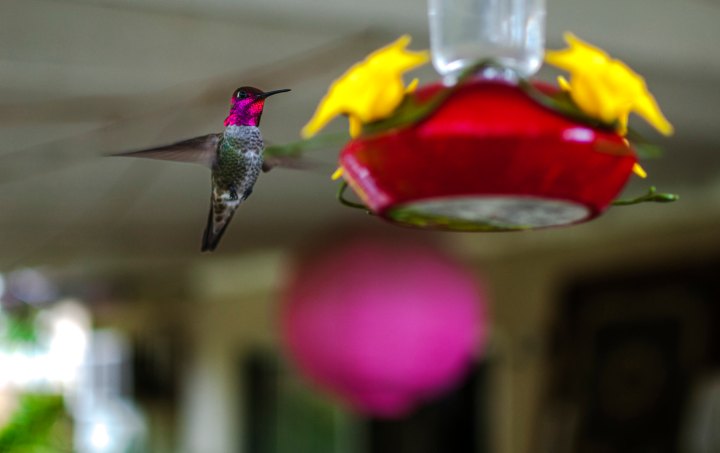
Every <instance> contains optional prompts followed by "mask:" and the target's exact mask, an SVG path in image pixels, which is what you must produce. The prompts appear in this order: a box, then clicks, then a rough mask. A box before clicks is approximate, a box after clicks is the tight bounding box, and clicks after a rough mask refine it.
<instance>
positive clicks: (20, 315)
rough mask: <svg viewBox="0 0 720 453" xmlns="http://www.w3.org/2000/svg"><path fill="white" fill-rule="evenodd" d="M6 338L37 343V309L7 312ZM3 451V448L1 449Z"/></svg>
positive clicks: (13, 340) (12, 340) (18, 341)
mask: <svg viewBox="0 0 720 453" xmlns="http://www.w3.org/2000/svg"><path fill="white" fill-rule="evenodd" d="M4 314H5V316H4V318H5V329H4V332H3V334H4V338H3V339H4V340H6V341H8V342H9V343H30V344H32V343H35V342H36V341H37V333H36V330H35V315H36V312H35V310H32V309H30V308H26V307H23V309H21V310H13V311H12V312H11V313H8V312H5V313H4ZM0 451H2V450H0Z"/></svg>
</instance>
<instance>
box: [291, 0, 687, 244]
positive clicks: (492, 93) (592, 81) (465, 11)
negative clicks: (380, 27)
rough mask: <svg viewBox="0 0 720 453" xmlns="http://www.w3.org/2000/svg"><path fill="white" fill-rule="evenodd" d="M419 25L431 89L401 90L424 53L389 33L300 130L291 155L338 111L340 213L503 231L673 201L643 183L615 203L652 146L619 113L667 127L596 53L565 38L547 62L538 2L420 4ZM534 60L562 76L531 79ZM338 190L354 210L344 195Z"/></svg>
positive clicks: (642, 92)
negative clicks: (344, 123) (552, 80)
mask: <svg viewBox="0 0 720 453" xmlns="http://www.w3.org/2000/svg"><path fill="white" fill-rule="evenodd" d="M429 17H430V32H431V33H430V34H431V45H432V52H431V55H432V62H433V65H434V67H435V69H436V70H437V71H438V72H439V73H440V74H441V75H442V77H443V78H442V81H441V82H437V83H434V84H430V85H428V86H424V87H421V88H419V89H417V90H415V85H416V82H413V83H411V84H410V85H409V86H407V87H406V86H405V85H404V84H403V81H402V74H403V73H404V72H406V71H409V70H411V69H413V68H415V67H417V66H420V65H422V64H424V63H425V62H426V61H427V60H429V59H430V58H429V56H428V53H427V52H413V51H408V50H406V49H405V47H406V46H407V45H408V44H409V42H410V38H409V37H408V36H404V37H401V38H400V39H398V40H397V41H396V42H394V43H392V44H390V45H388V46H386V47H384V48H382V49H380V50H377V51H375V52H373V53H372V54H370V55H369V56H368V57H367V58H366V59H365V60H364V61H362V62H360V63H358V64H356V65H355V66H353V67H352V68H350V70H348V72H346V74H345V75H343V76H342V77H341V78H339V79H337V80H336V81H335V82H334V83H333V84H332V85H331V87H330V89H329V90H328V93H327V95H326V96H325V97H324V98H323V100H322V101H321V102H320V105H319V106H318V109H317V110H316V112H315V114H314V116H313V118H312V119H311V120H310V122H309V123H308V124H307V125H306V126H305V128H304V129H303V135H304V136H305V137H306V139H308V140H306V141H305V142H299V143H300V145H301V146H299V147H297V146H295V147H290V149H296V148H302V146H303V143H309V142H311V141H312V140H313V139H311V138H310V137H312V136H313V135H314V134H315V133H316V132H317V131H318V130H319V129H321V128H322V127H324V125H325V124H327V123H328V122H329V121H330V120H331V119H332V118H334V117H335V116H337V115H340V114H344V115H347V116H348V118H349V121H350V135H351V140H349V141H347V139H344V140H343V142H344V143H345V144H344V148H343V149H342V151H341V152H340V158H339V163H340V168H339V169H338V171H337V172H336V176H342V177H343V178H344V181H343V183H342V184H343V185H342V186H341V190H340V192H339V197H340V200H341V201H342V202H343V203H344V204H348V205H354V206H355V207H362V208H364V209H367V210H368V211H369V212H371V213H373V214H375V215H377V216H379V217H382V218H384V219H385V220H387V221H390V222H392V223H396V224H401V225H405V226H413V227H419V228H428V229H440V230H456V231H516V230H531V229H537V228H546V227H555V226H562V225H570V224H575V223H580V222H584V221H587V220H590V219H593V218H595V217H597V216H598V215H600V214H602V213H603V212H604V211H605V210H606V209H607V208H608V207H609V206H611V205H613V204H634V203H638V202H642V201H658V202H667V201H674V200H675V199H677V196H675V195H671V194H658V193H656V192H655V189H654V188H653V187H651V188H650V191H649V192H648V194H647V195H644V196H642V197H639V198H637V199H634V200H616V197H617V196H618V194H619V193H620V192H621V191H622V189H623V187H624V186H625V184H626V183H627V181H628V179H629V178H630V176H631V175H632V174H633V172H634V173H636V174H637V175H639V176H640V177H645V176H646V174H645V172H644V170H643V169H642V167H640V165H639V163H638V160H637V156H638V153H639V152H640V151H643V150H644V151H648V150H649V149H651V148H650V147H649V146H647V143H646V142H644V141H643V140H641V138H640V136H639V135H638V134H637V133H636V132H634V131H633V130H631V129H629V128H628V124H627V121H628V116H629V114H630V113H631V112H634V113H637V114H638V115H640V116H641V117H642V118H644V119H645V120H646V121H648V122H649V123H650V124H651V125H652V126H654V127H655V128H656V129H658V130H659V131H660V132H662V133H663V134H666V135H669V134H671V133H672V126H671V125H670V123H669V122H668V121H667V120H666V119H665V117H664V116H663V114H662V112H661V111H660V108H659V107H658V105H657V103H656V102H655V99H654V98H653V96H652V94H650V92H649V91H648V89H647V87H646V85H645V81H644V80H643V78H642V77H641V76H639V75H638V74H636V73H635V72H633V71H632V70H631V69H630V68H629V67H628V66H627V65H625V64H624V63H622V62H620V61H618V60H615V59H612V58H611V57H610V56H609V55H608V54H606V53H605V52H604V51H602V50H601V49H599V48H596V47H594V46H592V45H590V44H588V43H585V42H583V41H581V40H580V39H578V38H576V37H575V36H574V35H572V34H566V36H565V39H566V41H567V42H568V44H569V47H568V48H567V49H564V50H559V51H548V52H547V54H546V53H545V51H544V48H543V46H544V41H545V37H544V34H545V1H544V0H512V1H511V0H500V1H494V0H493V1H491V0H429ZM543 59H544V60H545V61H546V62H548V63H550V64H553V65H555V66H557V67H559V68H561V69H564V70H567V71H569V72H570V76H571V78H570V80H569V81H567V80H565V79H564V78H562V77H560V78H558V82H559V85H560V86H559V87H553V86H550V85H548V84H544V83H539V82H535V81H530V79H529V78H530V77H531V76H533V75H534V74H535V73H536V72H537V71H538V69H539V68H540V66H541V65H542V62H543ZM318 138H319V137H318ZM295 145H297V144H295ZM652 149H655V148H652ZM645 154H647V152H646V153H645ZM348 186H349V187H351V188H352V189H353V191H354V192H355V193H356V194H357V196H358V197H359V198H360V199H361V200H362V201H363V204H362V205H359V204H357V203H352V202H349V201H348V200H346V199H345V198H344V197H343V192H344V189H345V188H346V187H348Z"/></svg>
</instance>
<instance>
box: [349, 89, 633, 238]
mask: <svg viewBox="0 0 720 453" xmlns="http://www.w3.org/2000/svg"><path fill="white" fill-rule="evenodd" d="M439 89H442V87H441V86H440V85H432V86H429V87H425V88H423V89H421V90H419V91H418V92H417V93H416V94H415V96H416V97H417V98H418V99H420V100H427V99H428V98H430V97H431V96H432V95H433V94H434V93H435V92H437V91H438V90H439ZM635 162H636V158H635V155H634V153H633V152H632V150H631V149H630V147H629V146H628V145H627V144H626V143H625V142H624V140H623V138H622V137H620V136H619V135H617V134H613V133H609V132H607V131H605V130H601V129H595V128H591V127H589V126H587V125H585V124H582V123H576V122H573V121H572V120H571V119H569V118H567V117H564V116H562V115H560V114H557V113H555V112H553V111H551V110H549V109H547V108H545V107H542V106H541V105H539V104H538V103H537V102H535V101H534V100H532V99H531V98H530V97H529V96H528V95H527V94H526V93H525V92H523V91H522V90H521V89H520V88H518V87H516V86H514V85H508V84H504V83H499V82H490V81H478V82H473V83H469V84H467V85H465V86H462V87H460V88H458V89H457V91H456V92H455V93H453V94H452V95H451V96H450V97H449V98H448V99H447V100H446V101H445V103H444V104H443V105H441V106H440V107H439V108H438V109H437V110H436V111H435V112H434V113H433V114H432V115H431V116H430V117H429V118H427V119H425V120H424V121H422V122H421V123H419V124H416V125H414V126H412V127H409V128H404V129H398V130H393V131H391V132H387V133H383V134H379V135H374V136H371V137H360V138H358V139H355V140H353V141H351V142H350V143H349V144H348V145H347V146H346V147H345V149H343V151H342V152H341V154H340V164H341V165H342V167H343V168H344V169H345V178H346V179H347V181H348V183H349V184H350V186H351V187H352V188H353V190H355V192H356V193H357V194H358V195H359V196H360V198H362V200H363V201H364V202H365V204H366V205H367V206H368V207H369V208H370V209H371V210H372V211H373V212H375V213H376V214H378V215H380V216H382V217H383V218H385V219H387V220H389V221H392V222H395V223H400V224H404V225H410V226H416V227H422V228H434V229H445V230H459V231H512V230H525V229H532V228H543V227H551V226H559V225H568V224H573V223H578V222H583V221H586V220H589V219H592V218H594V217H596V216H598V215H599V214H601V213H602V212H603V211H604V210H605V209H607V207H608V206H609V205H610V203H611V202H612V201H613V200H614V199H615V197H616V196H617V195H618V193H619V192H620V190H622V188H623V186H624V185H625V183H626V182H627V180H628V177H629V176H630V173H631V171H632V167H633V164H635Z"/></svg>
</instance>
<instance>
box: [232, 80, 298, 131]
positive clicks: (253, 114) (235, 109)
mask: <svg viewBox="0 0 720 453" xmlns="http://www.w3.org/2000/svg"><path fill="white" fill-rule="evenodd" d="M286 91H290V89H288V88H286V89H282V90H275V91H267V92H264V91H261V90H258V89H257V88H254V87H240V88H238V89H237V90H235V92H234V93H233V96H232V99H231V100H230V113H229V114H228V116H227V118H225V126H257V125H259V124H260V117H261V116H262V112H263V107H264V106H265V99H266V98H267V97H269V96H272V95H273V94H278V93H284V92H286Z"/></svg>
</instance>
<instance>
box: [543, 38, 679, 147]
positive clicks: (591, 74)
mask: <svg viewBox="0 0 720 453" xmlns="http://www.w3.org/2000/svg"><path fill="white" fill-rule="evenodd" d="M565 41H566V42H567V43H568V46H569V47H568V48H567V49H563V50H554V51H548V52H547V53H546V54H545V61H546V62H548V63H549V64H551V65H554V66H557V67H559V68H561V69H564V70H566V71H568V72H569V73H570V81H569V82H568V81H566V80H564V79H563V80H562V81H561V88H563V89H564V90H567V91H569V93H570V96H571V98H572V99H573V101H574V102H575V103H576V104H577V106H578V107H580V109H582V110H583V111H584V112H585V113H587V114H588V115H590V116H592V117H595V118H598V119H600V120H602V121H604V122H606V123H614V122H616V121H617V122H618V125H619V130H618V132H619V133H620V134H623V135H624V134H625V133H626V132H627V122H628V116H629V115H630V113H631V112H635V113H637V114H638V115H640V116H641V117H642V118H644V119H645V120H646V121H647V122H648V123H650V124H651V125H652V126H653V127H654V128H655V129H657V130H658V131H660V132H661V133H662V134H665V135H670V134H672V133H673V127H672V125H671V124H670V122H669V121H668V120H667V119H666V118H665V116H664V115H663V114H662V112H661V111H660V107H658V105H657V102H656V101H655V98H654V97H653V95H652V94H651V93H650V92H649V91H648V89H647V86H646V85H645V80H644V79H643V78H642V77H641V76H640V75H638V74H637V73H635V72H634V71H633V70H632V69H630V68H629V67H628V66H627V65H626V64H625V63H623V62H622V61H619V60H615V59H612V58H610V56H609V55H608V54H607V53H605V52H604V51H603V50H601V49H598V48H597V47H594V46H592V45H590V44H588V43H586V42H584V41H582V40H580V39H578V38H577V37H576V36H575V35H573V34H572V33H566V34H565Z"/></svg>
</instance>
